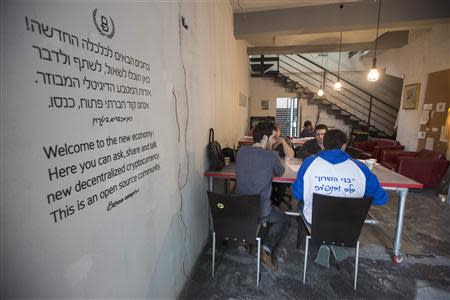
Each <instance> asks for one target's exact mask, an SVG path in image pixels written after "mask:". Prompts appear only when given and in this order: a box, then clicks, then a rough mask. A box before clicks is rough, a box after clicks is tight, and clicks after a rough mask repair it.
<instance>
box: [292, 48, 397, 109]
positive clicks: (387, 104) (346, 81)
mask: <svg viewBox="0 0 450 300" xmlns="http://www.w3.org/2000/svg"><path fill="white" fill-rule="evenodd" d="M296 55H297V56H298V57H300V58H302V59H304V60H306V61H307V62H309V63H311V64H313V65H315V66H316V67H318V68H320V69H322V70H326V69H325V68H324V67H322V66H320V65H319V64H317V63H315V62H313V61H311V60H309V59H307V58H306V57H304V56H302V55H300V54H296ZM327 73H330V74H333V75H334V76H336V77H339V79H340V80H342V81H344V82H345V83H348V84H349V85H351V86H353V87H354V88H356V89H358V90H360V91H362V92H364V93H366V94H367V95H369V96H372V97H373V98H374V99H377V100H378V101H380V102H381V103H383V104H385V105H386V106H388V107H390V108H392V109H395V110H397V109H398V108H396V107H394V106H392V105H391V104H389V103H386V102H385V101H383V100H381V99H380V98H378V97H376V96H375V95H373V94H371V93H369V92H368V91H366V90H364V89H362V88H360V87H358V86H356V85H354V84H353V83H351V82H350V81H348V80H345V79H344V78H342V77H340V76H338V75H336V74H335V73H333V72H331V71H330V70H327Z"/></svg>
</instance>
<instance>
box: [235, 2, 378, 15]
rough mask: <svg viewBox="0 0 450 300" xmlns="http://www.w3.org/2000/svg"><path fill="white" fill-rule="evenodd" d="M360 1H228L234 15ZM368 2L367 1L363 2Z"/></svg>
mask: <svg viewBox="0 0 450 300" xmlns="http://www.w3.org/2000/svg"><path fill="white" fill-rule="evenodd" d="M357 1H361V0H230V3H231V6H232V7H233V12H234V13H246V12H255V11H265V10H274V9H283V8H292V7H304V6H314V5H324V4H333V3H335V4H339V3H346V2H357ZM363 1H369V0H363Z"/></svg>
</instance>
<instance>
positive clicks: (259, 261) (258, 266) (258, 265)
mask: <svg viewBox="0 0 450 300" xmlns="http://www.w3.org/2000/svg"><path fill="white" fill-rule="evenodd" d="M256 240H257V241H258V260H257V261H256V287H259V268H260V264H261V238H256Z"/></svg>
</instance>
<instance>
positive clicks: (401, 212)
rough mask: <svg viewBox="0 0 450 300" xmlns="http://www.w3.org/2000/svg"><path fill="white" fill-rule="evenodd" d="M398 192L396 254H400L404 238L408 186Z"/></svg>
mask: <svg viewBox="0 0 450 300" xmlns="http://www.w3.org/2000/svg"><path fill="white" fill-rule="evenodd" d="M398 192H399V194H400V199H399V203H398V213H397V228H396V231H395V240H394V255H395V256H399V255H400V247H401V240H402V229H403V217H404V214H405V205H406V196H408V189H407V188H399V189H398Z"/></svg>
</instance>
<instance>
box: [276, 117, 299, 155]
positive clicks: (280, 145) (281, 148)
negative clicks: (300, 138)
mask: <svg viewBox="0 0 450 300" xmlns="http://www.w3.org/2000/svg"><path fill="white" fill-rule="evenodd" d="M272 149H273V150H275V151H277V152H278V154H279V155H280V157H286V156H287V157H290V158H292V157H294V149H293V147H292V143H291V142H290V141H288V140H286V139H285V138H284V137H282V136H281V130H280V126H279V125H278V124H276V125H275V137H274V143H273V145H272Z"/></svg>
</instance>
